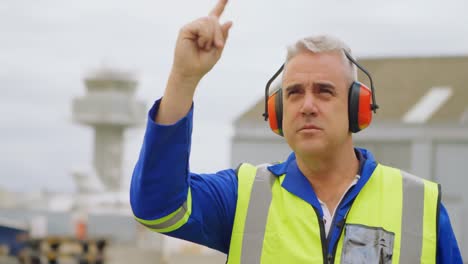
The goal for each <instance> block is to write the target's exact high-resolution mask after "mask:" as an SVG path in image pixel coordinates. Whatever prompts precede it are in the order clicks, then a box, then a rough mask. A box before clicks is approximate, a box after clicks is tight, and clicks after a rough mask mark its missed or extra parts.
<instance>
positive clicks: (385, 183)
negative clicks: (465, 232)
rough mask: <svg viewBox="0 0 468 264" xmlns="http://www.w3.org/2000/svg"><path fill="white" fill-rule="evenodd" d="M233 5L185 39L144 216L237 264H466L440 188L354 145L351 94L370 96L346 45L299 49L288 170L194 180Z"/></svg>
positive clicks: (140, 200)
mask: <svg viewBox="0 0 468 264" xmlns="http://www.w3.org/2000/svg"><path fill="white" fill-rule="evenodd" d="M226 2H227V1H226V0H220V1H219V2H218V3H217V5H216V6H215V8H214V9H213V10H212V11H211V12H210V14H209V16H208V17H204V18H200V19H197V20H195V21H194V22H192V23H189V24H188V25H186V26H184V27H183V28H182V29H181V31H180V33H179V37H178V40H177V44H176V49H175V55H174V63H173V67H172V71H171V73H170V76H169V78H168V82H167V87H166V90H165V93H164V96H163V98H162V99H161V100H158V101H157V102H156V103H155V105H154V106H153V108H152V109H151V110H150V112H149V120H148V126H147V131H146V135H145V140H144V143H143V147H142V149H141V153H140V157H139V160H138V163H137V164H136V166H135V171H134V174H133V177H132V184H131V193H130V194H131V204H132V208H133V212H134V214H135V217H136V219H137V220H138V221H139V222H140V223H142V224H143V225H145V226H146V227H148V228H150V229H151V230H154V231H157V232H161V233H164V234H167V235H170V236H173V237H178V238H182V239H185V240H189V241H193V242H195V243H199V244H202V245H205V246H208V247H211V248H214V249H216V250H219V251H221V252H224V253H226V254H228V263H461V262H462V261H461V256H460V252H459V249H458V246H457V242H456V239H455V237H454V234H453V231H452V228H451V225H450V220H449V218H448V215H447V212H446V210H445V208H444V207H443V206H440V192H439V190H438V185H437V184H435V183H432V182H429V181H425V180H422V179H419V178H417V177H414V176H412V175H410V174H408V173H406V172H402V171H400V170H398V169H393V168H389V167H386V166H383V165H380V164H377V162H376V161H375V160H374V158H373V157H372V154H371V153H370V152H369V151H366V150H364V149H357V148H354V147H353V141H352V133H351V131H357V130H359V129H355V128H352V127H355V126H356V124H354V125H351V122H350V114H349V112H350V111H352V110H351V108H352V107H350V103H349V100H350V99H349V97H350V96H351V95H350V93H351V94H352V92H351V90H350V89H353V88H352V87H354V86H355V84H356V85H357V86H359V87H358V90H357V93H358V97H361V91H362V92H363V93H365V92H366V91H368V90H367V89H365V88H362V87H361V86H360V85H359V83H356V82H355V81H356V75H357V74H356V68H355V66H354V64H353V63H352V61H351V60H352V58H351V57H350V54H349V52H350V51H349V48H348V47H346V45H345V44H344V43H342V42H341V41H339V40H336V39H334V38H331V37H327V36H324V37H315V38H307V39H303V40H300V41H298V42H297V43H296V44H294V45H293V46H292V47H291V48H290V50H289V52H288V57H287V61H286V64H285V68H284V73H283V80H282V88H281V90H280V92H279V93H275V96H276V97H277V98H278V100H280V101H281V103H280V104H279V105H281V107H280V113H279V114H277V116H275V120H276V121H278V120H281V121H279V123H280V127H281V130H280V132H278V131H279V130H278V131H277V133H279V134H282V135H284V137H285V139H286V141H287V143H288V144H289V146H290V147H291V149H292V150H293V153H292V154H291V155H290V156H289V157H288V158H287V159H286V161H285V162H282V163H279V164H273V165H271V164H270V165H262V166H257V167H256V166H253V165H250V164H242V165H241V166H240V167H239V168H238V169H237V170H232V169H228V170H223V171H219V172H217V173H214V174H196V173H193V172H190V171H189V164H188V161H189V153H190V143H191V131H192V115H193V107H192V100H193V95H194V92H195V88H196V87H197V85H198V82H199V81H200V79H201V78H202V77H203V76H204V75H205V74H206V73H207V72H209V71H210V69H211V68H212V67H213V66H214V65H215V63H216V62H217V61H218V60H219V58H220V56H221V53H222V51H223V48H224V46H225V44H226V40H227V37H228V32H229V29H230V27H231V25H232V23H231V22H226V23H224V24H220V22H219V18H220V16H221V14H222V12H223V10H224V7H225V5H226ZM347 56H349V57H347ZM361 89H363V90H361ZM364 97H365V96H364ZM369 98H370V97H368V99H369ZM275 100H276V99H275ZM369 100H370V99H369ZM364 101H365V100H364ZM374 101H375V100H374ZM360 104H361V103H359V105H360ZM373 105H374V102H372V104H370V101H369V104H368V105H367V106H366V107H367V108H368V109H367V108H366V107H364V108H366V109H365V111H370V109H371V108H375V107H372V106H373ZM281 111H282V113H281ZM268 112H269V111H268ZM272 114H273V113H272ZM358 116H359V118H358V119H359V120H360V119H361V116H360V113H359V115H358ZM270 118H271V117H270ZM353 118H354V117H353ZM367 122H370V120H368V121H367ZM364 123H365V122H364ZM357 127H358V128H359V127H360V121H359V124H358V125H357ZM363 127H365V125H364V126H363ZM363 127H362V128H363ZM272 128H273V127H272Z"/></svg>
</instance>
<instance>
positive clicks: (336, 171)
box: [296, 145, 359, 212]
mask: <svg viewBox="0 0 468 264" xmlns="http://www.w3.org/2000/svg"><path fill="white" fill-rule="evenodd" d="M296 160H297V165H298V167H299V169H300V170H301V172H302V173H303V174H304V176H305V177H306V178H307V179H308V180H309V182H310V184H311V185H312V188H313V189H314V191H315V193H316V195H317V197H318V198H319V199H320V200H321V201H323V202H324V203H325V204H326V205H327V207H328V210H330V212H332V211H334V210H335V208H336V206H337V205H338V203H339V201H340V198H341V197H342V196H343V194H344V192H345V191H346V190H347V189H348V187H349V185H350V184H351V183H352V182H353V180H354V179H355V177H356V175H357V174H358V170H359V160H358V158H357V157H356V154H355V152H354V148H353V147H352V145H351V147H347V148H346V149H345V150H344V151H337V152H336V153H335V154H332V155H327V156H326V157H324V156H321V157H298V156H296Z"/></svg>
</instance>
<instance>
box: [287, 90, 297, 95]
mask: <svg viewBox="0 0 468 264" xmlns="http://www.w3.org/2000/svg"><path fill="white" fill-rule="evenodd" d="M297 93H298V91H297V90H290V91H288V95H293V94H297Z"/></svg>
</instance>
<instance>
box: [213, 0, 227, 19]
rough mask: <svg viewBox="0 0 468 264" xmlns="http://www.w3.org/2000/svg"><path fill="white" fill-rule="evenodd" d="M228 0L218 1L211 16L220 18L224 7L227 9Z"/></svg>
mask: <svg viewBox="0 0 468 264" xmlns="http://www.w3.org/2000/svg"><path fill="white" fill-rule="evenodd" d="M227 2H228V0H218V3H216V6H215V7H214V8H213V10H211V12H210V16H215V17H217V18H219V17H220V16H221V14H222V13H223V11H224V7H226V4H227Z"/></svg>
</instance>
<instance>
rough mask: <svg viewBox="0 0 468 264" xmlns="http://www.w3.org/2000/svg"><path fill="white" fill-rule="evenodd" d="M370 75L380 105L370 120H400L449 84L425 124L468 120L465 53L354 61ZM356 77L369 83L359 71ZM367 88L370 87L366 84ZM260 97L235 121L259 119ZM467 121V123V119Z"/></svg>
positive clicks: (261, 109) (262, 105)
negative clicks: (434, 89) (433, 90)
mask: <svg viewBox="0 0 468 264" xmlns="http://www.w3.org/2000/svg"><path fill="white" fill-rule="evenodd" d="M358 62H359V63H360V64H361V65H362V66H364V67H365V68H366V69H367V70H368V71H369V72H370V73H371V75H372V78H373V81H374V86H375V89H376V92H375V95H376V101H377V103H378V104H379V106H380V109H379V110H378V112H377V114H376V115H374V121H377V122H380V121H384V122H386V121H391V122H400V121H401V120H402V119H403V117H404V116H405V114H406V113H407V112H408V111H409V110H410V109H412V108H413V107H414V106H415V105H416V104H417V103H418V102H419V101H420V100H421V98H422V97H423V96H424V95H425V94H426V93H428V91H429V90H430V89H431V88H432V87H439V86H442V87H451V89H452V94H451V96H450V97H449V98H448V100H447V101H446V102H445V103H444V104H443V105H442V106H441V107H440V108H439V109H438V110H437V111H435V112H434V113H433V115H432V116H431V117H430V118H429V119H428V120H427V123H433V124H434V123H451V124H454V123H456V124H459V123H461V120H462V119H464V120H465V122H466V121H468V120H467V119H468V71H467V69H468V55H467V56H456V57H455V56H453V57H449V56H444V57H406V58H405V57H401V58H365V59H361V60H359V61H358ZM359 80H360V81H361V82H363V83H365V84H366V85H368V86H369V81H368V78H367V77H366V76H365V75H364V74H362V72H359ZM369 87H370V86H369ZM263 112H264V98H259V101H258V102H257V103H256V104H255V105H254V106H253V107H251V108H250V109H247V111H245V112H244V113H243V114H242V115H241V116H239V117H238V118H237V120H236V123H238V122H243V121H249V122H252V121H262V120H263V118H262V116H261V115H262V113H263ZM467 123H468V122H467Z"/></svg>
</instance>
